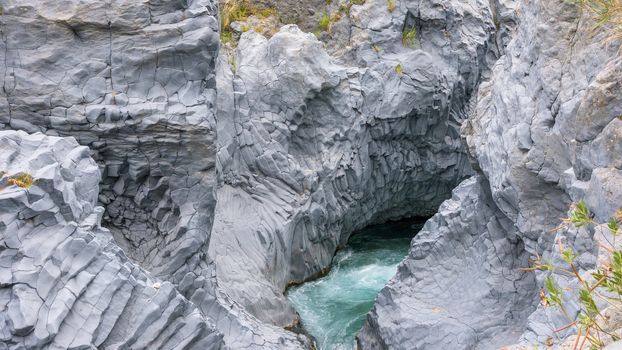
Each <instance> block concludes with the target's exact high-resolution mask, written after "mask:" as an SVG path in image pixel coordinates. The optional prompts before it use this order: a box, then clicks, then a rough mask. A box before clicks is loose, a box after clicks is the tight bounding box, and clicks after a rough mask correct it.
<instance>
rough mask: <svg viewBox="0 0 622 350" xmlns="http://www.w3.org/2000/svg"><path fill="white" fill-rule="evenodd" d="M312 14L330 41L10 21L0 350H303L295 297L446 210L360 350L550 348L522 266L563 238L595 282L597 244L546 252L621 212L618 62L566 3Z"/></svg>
mask: <svg viewBox="0 0 622 350" xmlns="http://www.w3.org/2000/svg"><path fill="white" fill-rule="evenodd" d="M262 3H266V4H272V5H274V2H270V1H268V0H266V1H264V2H262ZM315 3H316V2H313V4H315ZM317 3H318V4H319V3H325V4H326V7H325V10H326V11H327V12H328V13H329V14H330V15H331V23H330V25H329V27H328V28H327V30H325V31H324V32H323V33H321V34H320V35H319V36H320V39H321V40H322V41H320V40H318V38H316V36H314V35H313V34H310V33H305V32H303V31H302V30H300V29H299V28H298V27H297V26H296V25H286V26H284V27H282V28H281V29H280V30H279V31H278V32H277V33H275V34H274V35H273V36H272V37H270V38H266V37H263V36H262V35H260V34H259V33H256V32H254V31H253V30H249V31H246V32H244V33H243V34H242V35H241V38H240V41H239V43H237V47H236V48H232V47H231V46H225V47H224V48H223V46H221V45H220V43H219V29H220V28H219V27H220V19H219V13H218V3H217V2H216V1H215V0H190V1H160V0H141V1H135V0H111V1H104V2H95V1H80V0H66V1H53V0H45V1H35V0H32V1H31V0H27V1H16V0H0V10H1V14H2V15H1V16H0V33H1V37H2V41H0V76H2V87H3V89H2V91H0V111H1V113H0V129H2V130H3V131H0V150H1V151H2V152H0V171H4V172H5V173H4V174H3V175H2V176H3V177H2V180H0V204H1V205H0V322H3V323H0V325H2V327H0V344H2V345H5V347H6V348H23V347H27V348H43V347H51V348H85V347H86V348H88V347H91V348H93V347H98V348H119V347H121V348H132V349H139V348H163V349H173V348H185V349H191V348H197V349H198V348H209V349H218V348H229V349H303V348H309V347H311V346H312V342H311V340H310V339H308V338H307V337H306V336H305V335H303V334H296V333H294V332H290V331H288V330H286V329H285V328H288V329H291V328H289V327H290V326H292V327H293V328H296V327H295V326H296V325H297V322H298V320H297V315H296V313H295V311H294V310H293V308H292V307H291V306H290V305H289V303H288V301H287V300H286V298H285V297H284V296H283V293H284V291H285V289H286V288H287V286H288V285H290V284H292V283H301V282H303V281H305V280H308V279H310V278H314V277H316V276H318V275H321V274H322V273H323V272H324V271H325V269H326V268H327V267H328V266H329V264H330V262H331V259H332V257H333V255H334V253H335V251H336V249H338V248H339V247H340V246H342V245H343V244H345V242H346V241H347V239H348V237H349V236H350V234H351V233H352V232H354V231H356V230H358V229H360V228H363V227H364V226H367V225H369V224H374V223H381V222H384V221H387V220H391V219H399V218H403V217H409V216H421V215H432V214H434V213H436V212H437V210H438V213H437V214H436V215H435V216H434V217H433V218H432V219H430V221H429V222H428V223H427V224H426V226H425V228H424V230H423V231H422V233H421V234H420V235H419V236H418V237H417V238H415V240H414V241H413V243H412V247H411V252H410V254H409V256H408V257H407V258H406V260H405V261H404V263H403V264H402V265H401V267H400V269H399V271H398V274H397V275H396V276H395V278H394V279H393V280H392V281H391V282H390V283H389V284H388V286H387V287H386V288H385V289H384V290H383V291H382V292H381V293H380V295H379V297H378V299H377V301H376V305H375V306H374V309H373V310H372V311H371V312H370V314H369V316H368V320H367V323H366V324H365V326H364V328H363V330H362V331H361V333H360V334H359V337H358V339H359V345H360V346H361V347H362V348H364V349H384V348H391V349H415V348H421V349H433V348H439V349H444V348H455V349H460V348H493V347H496V346H501V345H508V344H513V343H523V344H532V343H542V342H544V341H545V340H547V339H548V338H549V337H551V336H552V334H553V333H552V330H553V329H554V327H553V326H550V325H551V324H553V325H558V323H559V322H560V321H559V320H557V319H555V315H554V314H552V313H551V312H550V310H545V309H543V308H541V307H538V299H537V291H538V289H539V287H540V286H541V283H542V278H543V277H542V276H541V275H540V274H535V273H533V272H526V271H521V270H518V269H517V268H519V267H525V266H526V265H527V264H528V262H527V260H528V259H529V258H530V257H532V256H534V255H539V256H546V257H551V258H555V257H556V253H555V252H556V251H557V250H556V246H555V244H556V243H555V242H558V241H560V240H562V241H564V242H565V243H567V244H571V245H572V246H573V247H574V248H575V249H576V251H577V252H578V253H580V254H581V258H580V260H581V264H582V265H581V267H582V268H584V269H589V268H591V267H592V266H593V264H594V261H595V257H596V254H597V252H596V251H595V249H596V248H595V247H596V245H595V244H594V240H593V239H592V237H591V233H590V232H587V231H585V230H580V231H576V232H570V233H558V234H557V236H556V235H555V234H550V233H547V232H548V231H549V230H550V229H551V228H552V227H554V226H556V225H557V224H558V222H559V218H560V217H562V216H564V214H565V211H566V210H567V207H568V204H569V203H570V202H571V201H576V200H578V199H581V198H583V197H586V198H587V201H588V204H589V205H590V207H592V208H593V210H594V211H595V213H596V215H597V216H598V217H599V218H600V219H603V218H606V217H608V216H609V215H611V212H612V211H613V209H614V208H615V207H616V206H617V204H618V203H619V202H620V201H619V199H620V193H621V192H619V191H618V190H617V188H618V187H619V185H620V179H621V177H620V170H621V167H622V162H621V161H620V142H619V141H617V140H618V139H617V137H618V134H619V133H620V130H619V129H620V127H621V124H620V123H621V121H620V120H619V118H618V117H619V115H621V114H622V111H621V110H620V109H621V108H622V103H620V102H621V101H620V96H622V95H621V94H620V93H619V92H620V91H619V90H620V88H621V87H620V81H622V79H621V78H622V77H621V75H622V73H621V70H620V64H621V63H620V59H619V58H618V56H617V52H618V47H617V46H616V45H615V43H611V44H610V45H608V46H603V44H602V42H603V40H601V37H599V36H598V35H604V34H598V35H597V36H596V37H594V34H593V32H590V31H588V30H582V29H581V28H584V27H589V25H588V24H589V21H590V19H589V18H588V17H589V16H586V15H583V16H582V15H581V13H580V11H579V10H578V8H577V7H576V6H574V5H572V4H569V3H565V2H561V1H560V2H533V1H523V0H516V1H511V0H503V1H487V0H466V1H441V0H402V1H397V2H395V4H394V6H393V5H392V4H393V2H391V1H389V2H387V1H385V0H367V1H356V2H351V1H349V0H334V1H332V2H330V4H329V3H326V2H324V1H319V2H317ZM278 5H279V6H280V7H279V6H276V7H277V9H279V8H280V9H281V10H282V11H284V12H286V13H284V14H283V15H284V16H285V15H291V14H295V15H297V16H298V17H300V16H304V13H305V11H306V12H307V13H309V16H310V17H309V18H311V19H308V20H304V21H303V23H302V22H301V26H302V27H303V28H304V29H307V30H309V29H311V28H312V27H313V24H312V22H313V21H314V20H316V18H317V15H318V12H317V9H316V11H315V12H314V13H311V12H313V11H309V9H308V7H309V6H310V5H308V4H307V5H304V6H303V5H301V8H300V9H295V8H293V7H294V2H292V1H289V0H288V1H284V2H281V3H279V4H278ZM305 6H306V7H305ZM284 18H285V17H283V18H281V21H284V22H286V21H287V20H286V19H284ZM18 172H28V173H30V174H31V175H32V176H33V177H34V178H35V179H36V181H35V183H34V184H32V186H30V187H28V186H26V187H27V188H22V187H19V186H16V185H15V184H12V183H9V177H10V176H11V175H13V174H15V173H18ZM456 186H458V187H457V188H456ZM454 188H455V190H454ZM452 190H454V191H453V197H452ZM450 197H451V198H450ZM445 200H447V201H445ZM443 201H445V202H444V203H443ZM439 206H440V210H439V209H438V208H439ZM439 276H442V277H443V278H442V279H439ZM556 278H557V279H558V280H559V281H560V282H559V283H560V284H562V285H563V283H564V280H563V276H556ZM568 332H569V331H567V332H566V333H563V334H561V335H559V337H560V338H559V341H561V340H563V339H562V338H563V337H564V336H565V335H568V334H569V333H568ZM556 339H557V338H556Z"/></svg>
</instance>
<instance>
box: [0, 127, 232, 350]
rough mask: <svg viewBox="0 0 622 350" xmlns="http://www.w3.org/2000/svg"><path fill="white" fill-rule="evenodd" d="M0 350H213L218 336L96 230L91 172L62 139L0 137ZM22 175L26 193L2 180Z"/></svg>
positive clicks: (98, 211) (79, 150)
mask: <svg viewBox="0 0 622 350" xmlns="http://www.w3.org/2000/svg"><path fill="white" fill-rule="evenodd" d="M0 145H2V152H1V153H0V168H2V169H4V171H5V173H4V175H3V176H2V178H1V179H0V234H1V236H2V240H1V245H0V342H1V344H2V345H3V347H4V348H16V349H23V348H28V349H42V348H46V349H79V348H130V349H138V348H162V349H165V348H168V349H173V348H185V349H218V348H220V347H221V346H222V343H223V342H222V338H223V336H222V334H221V333H219V332H218V331H217V330H216V329H215V328H214V325H213V324H211V323H210V322H209V321H208V320H206V319H205V317H204V316H203V315H202V314H201V313H200V312H199V310H198V309H197V307H196V306H195V305H194V304H193V303H191V302H190V301H188V300H187V299H186V298H184V297H183V296H182V295H181V294H180V293H179V291H177V289H176V288H175V287H174V286H173V285H172V284H171V283H170V282H164V281H160V280H158V279H156V278H154V277H152V276H151V274H149V273H148V272H147V271H145V270H144V269H142V268H140V267H138V266H137V265H135V264H134V263H133V262H131V261H130V260H129V259H128V258H127V257H126V255H125V254H124V252H123V251H122V250H121V249H120V248H119V247H118V245H117V244H116V243H115V241H114V239H113V237H112V235H111V234H110V232H109V231H108V230H106V229H104V228H102V227H101V226H100V221H101V218H102V214H103V213H104V209H103V208H102V207H99V206H97V197H98V195H99V193H98V182H99V180H100V171H99V167H98V166H97V164H96V163H95V161H94V160H93V159H92V158H91V157H90V156H89V149H88V148H87V147H84V146H80V145H78V143H77V142H76V141H75V140H74V139H72V138H60V137H54V136H45V135H43V134H41V133H36V134H32V135H29V134H27V133H25V132H23V131H19V132H15V131H0ZM21 172H27V173H28V174H30V175H31V176H32V177H33V178H34V184H33V185H32V186H31V187H28V186H24V188H23V187H20V186H15V185H13V184H12V183H11V176H10V175H8V174H19V173H21Z"/></svg>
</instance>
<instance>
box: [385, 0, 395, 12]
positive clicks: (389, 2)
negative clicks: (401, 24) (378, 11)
mask: <svg viewBox="0 0 622 350" xmlns="http://www.w3.org/2000/svg"><path fill="white" fill-rule="evenodd" d="M387 6H388V7H389V12H393V11H395V7H396V6H397V0H387Z"/></svg>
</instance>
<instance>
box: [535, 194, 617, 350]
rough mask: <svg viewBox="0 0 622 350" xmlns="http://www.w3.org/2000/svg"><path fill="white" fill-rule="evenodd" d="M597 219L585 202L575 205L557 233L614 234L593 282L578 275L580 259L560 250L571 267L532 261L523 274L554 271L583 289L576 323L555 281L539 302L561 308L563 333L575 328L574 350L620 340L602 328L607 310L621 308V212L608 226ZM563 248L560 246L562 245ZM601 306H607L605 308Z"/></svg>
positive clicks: (549, 279) (548, 282) (546, 286)
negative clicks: (584, 230) (591, 231)
mask: <svg viewBox="0 0 622 350" xmlns="http://www.w3.org/2000/svg"><path fill="white" fill-rule="evenodd" d="M593 217H594V215H593V214H592V213H591V212H590V210H589V209H588V207H587V205H586V204H585V202H583V201H580V202H578V203H576V204H573V206H572V207H571V210H570V215H569V217H568V218H566V219H563V220H562V224H561V225H560V226H559V227H558V228H557V229H556V230H560V229H564V228H568V227H571V226H573V227H576V228H582V227H586V228H587V227H590V226H593V228H594V230H605V229H607V230H609V231H610V232H611V234H612V242H608V246H601V248H600V249H604V250H605V251H606V252H607V254H608V258H607V259H606V261H605V262H603V263H601V264H600V265H599V266H597V267H596V269H595V272H592V274H591V275H592V281H587V280H584V279H583V278H582V277H581V275H580V274H579V272H578V270H577V268H576V266H575V259H576V258H577V256H576V254H575V252H573V251H572V249H570V248H568V247H566V248H563V247H561V246H560V256H561V258H562V260H563V261H564V262H565V263H566V264H567V265H568V267H560V266H553V265H552V264H550V263H548V262H543V261H540V260H538V261H532V264H533V266H532V267H529V268H526V269H523V270H542V271H555V272H557V273H559V274H563V275H566V276H569V277H571V278H574V279H576V281H577V284H578V285H579V286H581V287H580V289H579V290H578V291H575V293H576V297H577V299H578V300H579V302H580V303H581V311H580V313H579V315H578V316H577V317H576V319H573V318H571V317H570V316H569V315H568V313H567V312H566V310H565V308H564V300H563V293H562V289H561V288H560V287H559V286H557V285H556V284H555V282H554V281H553V278H552V277H551V276H548V277H547V278H546V279H545V281H544V289H543V290H542V291H541V292H540V299H541V302H542V305H543V306H544V307H550V306H556V307H559V308H560V310H561V311H562V313H563V314H564V315H565V317H566V318H567V319H568V320H569V322H570V323H569V324H568V325H566V326H564V327H562V328H559V329H558V330H556V331H561V330H564V329H567V328H570V327H576V329H577V339H576V341H575V343H574V347H573V350H576V349H579V350H580V349H583V347H584V345H585V344H586V343H588V344H589V345H590V349H602V348H603V347H604V344H605V341H609V340H611V341H615V340H618V337H617V336H616V335H615V334H613V333H611V332H608V331H607V330H606V329H605V328H606V327H604V325H603V319H604V316H603V313H602V312H603V310H604V309H605V308H609V307H612V308H616V309H617V310H616V312H621V310H620V307H622V250H618V249H616V243H615V241H616V237H617V236H618V234H619V233H620V232H621V230H620V222H622V210H618V211H617V212H616V215H615V217H613V218H611V219H610V220H609V221H608V222H607V223H598V222H596V221H595V220H594V219H593ZM560 244H561V243H560ZM599 305H601V306H604V307H602V308H600V307H599Z"/></svg>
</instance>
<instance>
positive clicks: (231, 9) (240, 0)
mask: <svg viewBox="0 0 622 350" xmlns="http://www.w3.org/2000/svg"><path fill="white" fill-rule="evenodd" d="M250 16H256V17H258V18H259V19H266V18H268V17H273V16H278V11H277V10H276V9H274V8H271V7H261V6H258V5H255V4H253V2H252V1H249V0H224V1H222V2H221V3H220V40H221V41H222V42H223V43H231V44H232V45H234V46H235V44H236V37H235V35H234V33H233V30H232V29H231V23H233V22H237V21H245V20H247V19H248V17H250ZM245 28H247V29H246V30H244V29H245ZM248 30H250V27H249V26H243V27H242V31H243V32H246V31H248Z"/></svg>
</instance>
